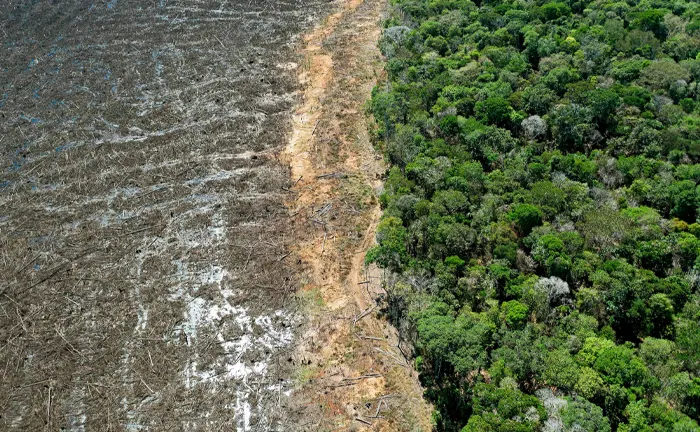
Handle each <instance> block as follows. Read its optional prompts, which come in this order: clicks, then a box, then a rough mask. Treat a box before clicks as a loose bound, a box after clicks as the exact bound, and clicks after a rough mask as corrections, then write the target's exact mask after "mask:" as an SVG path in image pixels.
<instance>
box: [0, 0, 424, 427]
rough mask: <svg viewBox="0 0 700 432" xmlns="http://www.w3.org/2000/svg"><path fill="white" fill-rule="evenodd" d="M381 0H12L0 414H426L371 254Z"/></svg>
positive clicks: (379, 422)
mask: <svg viewBox="0 0 700 432" xmlns="http://www.w3.org/2000/svg"><path fill="white" fill-rule="evenodd" d="M384 7H385V5H384V2H382V1H379V0H364V1H361V0H352V1H341V2H337V3H326V2H325V1H320V2H318V1H316V2H313V1H307V0H295V1H254V2H247V1H225V0H222V1H216V2H214V1H196V0H178V1H174V0H159V1H156V2H146V3H144V2H140V1H136V0H110V1H101V2H95V3H93V4H89V3H85V2H82V1H78V0H71V1H63V2H58V1H52V2H39V1H31V2H30V1H14V2H12V3H11V4H9V5H6V6H3V8H2V10H1V11H0V28H2V32H1V33H0V39H1V40H2V43H3V46H4V47H5V52H4V57H3V60H2V63H1V64H0V66H1V67H0V85H1V86H2V88H1V89H0V162H1V167H0V169H1V171H0V275H2V277H1V278H0V406H2V407H3V409H2V412H1V413H0V429H3V430H66V431H83V430H107V431H109V430H115V431H116V430H134V431H135V430H152V431H158V430H241V431H270V430H301V431H306V430H308V431H317V430H355V429H372V430H429V428H430V425H429V421H428V420H429V414H430V410H429V407H427V405H425V402H423V400H422V399H421V397H420V396H421V390H420V386H419V385H418V383H417V379H416V376H415V373H414V372H413V371H412V368H411V366H410V363H409V362H408V361H407V359H406V358H405V357H404V356H403V353H402V349H401V348H399V343H398V341H397V339H396V332H395V331H394V330H393V329H392V328H391V327H390V326H388V325H387V324H386V323H385V322H384V321H383V320H381V319H379V318H378V317H377V315H376V305H375V303H374V299H375V297H376V296H377V295H380V294H381V284H380V277H379V276H380V275H379V274H378V272H377V270H376V269H371V268H370V269H368V268H365V267H364V265H363V262H364V261H363V258H364V252H365V251H366V249H367V248H368V247H369V246H370V245H371V244H372V242H373V239H374V231H373V230H374V227H375V226H376V222H377V220H378V217H379V214H380V213H379V207H378V203H377V200H376V198H375V197H376V192H377V190H378V188H380V187H381V176H382V174H383V173H384V166H383V165H382V161H381V160H380V159H381V158H380V157H378V156H377V155H376V154H375V152H374V150H373V148H372V145H371V142H370V139H369V134H368V132H367V123H366V117H365V115H364V112H363V104H364V102H365V101H366V100H367V98H368V97H369V94H370V91H371V88H372V86H373V85H374V84H375V82H376V81H377V79H378V78H380V75H381V70H382V65H381V58H380V55H379V53H378V51H377V49H376V42H377V38H378V37H379V24H380V20H381V14H382V12H383V8H384ZM304 34H306V36H302V35H304ZM283 150H284V151H283Z"/></svg>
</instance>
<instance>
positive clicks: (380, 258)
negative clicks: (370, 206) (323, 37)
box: [367, 0, 700, 432]
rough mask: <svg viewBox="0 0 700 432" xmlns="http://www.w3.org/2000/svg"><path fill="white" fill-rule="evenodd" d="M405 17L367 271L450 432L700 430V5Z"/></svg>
mask: <svg viewBox="0 0 700 432" xmlns="http://www.w3.org/2000/svg"><path fill="white" fill-rule="evenodd" d="M393 7H394V10H395V13H394V14H392V15H391V17H390V19H389V21H388V26H391V28H388V29H387V36H385V37H384V38H383V39H382V42H381V48H382V52H383V53H385V55H386V56H387V57H388V63H387V67H386V70H387V73H388V77H387V81H386V82H384V83H382V84H381V85H379V86H378V87H377V88H376V89H375V90H374V92H373V96H372V101H371V103H370V104H369V110H370V112H371V113H372V114H373V115H374V117H375V119H376V125H377V130H376V134H375V135H374V136H376V137H377V139H378V141H379V143H378V144H383V149H384V150H385V152H386V157H387V159H388V161H389V162H390V163H391V164H392V165H393V167H392V168H391V170H390V171H389V173H388V176H387V179H386V184H385V192H384V193H383V194H382V196H381V203H382V207H383V209H384V212H385V214H384V217H383V220H382V222H381V223H380V225H379V227H378V229H377V240H378V245H377V246H375V247H374V248H372V249H371V251H370V252H369V253H368V254H367V260H368V261H369V262H376V263H378V264H379V265H380V266H382V267H384V268H387V269H389V270H391V271H392V272H393V274H394V276H393V277H392V278H390V280H391V281H392V283H390V284H388V285H389V286H388V287H387V291H388V293H387V296H386V302H387V303H386V313H387V316H388V317H389V318H390V319H392V321H393V322H394V323H395V324H396V325H397V327H398V328H400V329H401V332H402V335H403V336H404V337H405V339H406V340H409V341H411V342H412V343H413V344H414V347H415V354H416V356H417V358H416V365H417V368H418V370H419V372H420V377H421V381H422V384H423V385H424V388H425V391H426V393H425V394H426V397H427V398H429V399H430V401H431V402H432V403H433V404H434V406H435V409H436V413H435V419H434V420H435V425H436V429H437V430H439V431H460V430H461V431H467V432H476V431H494V432H496V431H498V432H501V431H542V430H546V431H554V430H557V431H559V430H561V431H601V432H608V431H610V432H612V431H620V432H632V431H635V432H636V431H644V432H656V431H669V432H681V431H700V427H699V426H698V424H697V421H698V420H700V295H699V294H698V291H699V290H700V277H699V276H698V274H700V223H698V222H700V221H699V220H698V219H699V217H700V214H699V213H698V212H699V208H700V186H699V183H700V115H699V114H700V110H698V101H700V85H699V84H698V83H699V82H700V54H699V53H700V4H699V3H697V2H691V1H688V0H639V1H637V0H635V1H632V0H627V1H613V0H595V1H593V0H580V1H579V0H560V1H557V0H554V1H552V0H533V1H515V0H480V1H474V2H472V1H468V0H431V1H428V0H394V1H393ZM392 28H393V29H392ZM396 35H401V37H398V36H396ZM547 391H548V392H549V393H547Z"/></svg>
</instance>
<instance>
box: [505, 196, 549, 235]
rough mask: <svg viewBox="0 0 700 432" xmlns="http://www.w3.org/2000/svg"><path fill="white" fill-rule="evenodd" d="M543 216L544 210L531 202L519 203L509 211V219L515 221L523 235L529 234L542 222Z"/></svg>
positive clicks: (516, 226) (517, 228)
mask: <svg viewBox="0 0 700 432" xmlns="http://www.w3.org/2000/svg"><path fill="white" fill-rule="evenodd" d="M542 216H543V215H542V211H541V210H540V209H539V208H538V207H537V206H534V205H531V204H519V205H517V206H515V207H514V208H513V209H512V210H511V211H510V213H508V219H509V220H510V221H511V222H513V225H515V229H516V230H518V233H519V234H520V236H522V237H525V236H527V235H529V234H530V232H531V231H532V229H533V228H534V227H536V226H539V225H541V224H542Z"/></svg>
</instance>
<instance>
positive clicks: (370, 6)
mask: <svg viewBox="0 0 700 432" xmlns="http://www.w3.org/2000/svg"><path fill="white" fill-rule="evenodd" d="M384 7H385V2H384V1H383V0H364V1H363V0H348V1H344V2H342V3H341V5H340V6H339V11H338V12H337V13H335V14H333V15H331V16H329V17H328V18H327V19H326V21H325V22H324V23H323V25H321V26H320V27H318V28H317V29H316V30H315V31H313V32H312V33H310V34H309V35H307V36H306V38H305V43H306V46H305V48H304V51H303V54H304V58H305V60H304V63H303V64H302V65H301V66H300V67H299V71H300V80H301V81H302V83H303V86H304V87H305V90H304V94H303V99H302V101H303V102H302V104H301V105H300V106H299V108H298V109H297V111H296V114H295V117H294V133H293V135H292V138H291V140H290V143H289V146H288V148H287V151H286V152H285V155H284V157H285V159H286V160H288V162H289V163H290V165H291V174H292V179H293V180H294V181H295V183H294V186H293V187H292V193H291V195H290V196H291V197H292V198H291V199H290V201H289V203H288V205H289V207H290V211H291V215H292V216H293V218H292V219H293V220H294V222H293V223H294V228H295V230H296V232H297V235H298V240H299V241H298V246H297V248H296V249H295V250H294V256H295V257H296V258H297V263H298V264H299V265H300V266H301V267H302V268H303V272H302V276H301V277H300V285H301V286H300V298H301V299H302V300H303V303H304V307H305V309H306V311H307V314H308V315H309V323H308V325H307V327H306V328H305V330H304V333H303V335H302V336H301V340H300V343H299V346H298V347H297V349H296V352H295V353H294V355H293V356H291V357H290V358H289V359H288V360H289V361H291V362H294V363H295V365H296V366H297V368H298V373H297V377H296V383H297V391H296V396H295V397H293V398H292V399H293V400H294V401H295V402H294V403H295V405H296V407H295V412H296V415H297V418H298V419H299V422H297V425H298V429H299V430H309V431H311V430H313V431H320V430H387V431H402V430H406V431H418V430H423V431H427V430H430V407H429V406H427V405H426V404H425V402H424V401H423V399H422V397H421V395H422V390H421V388H420V385H419V384H418V381H417V376H416V375H415V372H413V369H412V367H411V365H410V364H409V362H408V360H406V359H405V358H404V356H403V354H402V352H401V350H400V349H399V348H398V347H397V346H398V341H397V335H396V331H395V330H394V329H393V328H391V326H390V325H388V324H387V323H386V321H384V320H382V319H380V318H379V317H378V316H377V311H376V309H375V307H376V305H375V301H374V298H375V297H376V296H377V295H378V294H379V293H380V292H381V286H380V274H379V272H378V270H377V269H376V268H366V267H365V265H364V255H365V252H366V251H367V249H368V248H369V247H371V245H372V244H373V242H374V235H375V234H374V232H375V228H376V225H377V222H378V220H379V217H380V215H381V212H380V208H379V204H378V201H377V199H376V194H377V191H378V190H379V188H380V187H381V176H382V173H383V172H384V171H385V167H384V166H383V162H382V160H381V157H380V156H379V155H378V154H377V153H376V152H375V151H374V149H373V147H372V144H371V142H370V137H369V134H368V125H367V121H368V119H367V118H366V116H365V114H364V113H363V104H364V102H365V101H366V100H367V99H368V97H369V95H370V93H371V89H372V87H373V86H374V84H375V83H376V80H377V79H378V78H379V77H380V75H381V73H382V59H381V56H380V54H379V52H378V50H377V48H376V46H377V40H378V38H379V35H380V27H379V25H380V22H381V16H382V13H383V11H384ZM306 233H308V235H307V234H306Z"/></svg>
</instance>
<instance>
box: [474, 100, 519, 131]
mask: <svg viewBox="0 0 700 432" xmlns="http://www.w3.org/2000/svg"><path fill="white" fill-rule="evenodd" d="M474 110H475V114H476V117H477V118H478V119H479V120H481V121H482V122H484V123H486V124H491V125H496V126H506V125H508V123H509V122H510V113H511V111H512V110H513V108H512V107H511V106H510V104H509V103H508V101H507V100H505V99H504V98H502V97H492V98H488V99H486V100H485V101H480V102H477V103H476V106H475V108H474Z"/></svg>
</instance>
